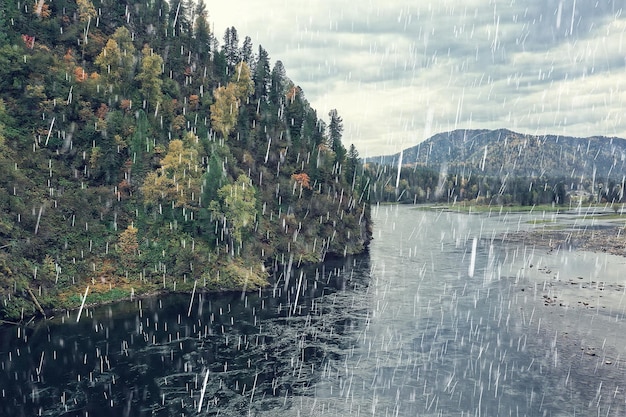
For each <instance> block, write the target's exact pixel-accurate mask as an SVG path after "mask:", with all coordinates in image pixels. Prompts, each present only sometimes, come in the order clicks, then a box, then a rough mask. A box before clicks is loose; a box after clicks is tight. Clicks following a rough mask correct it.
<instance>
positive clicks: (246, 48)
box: [240, 36, 254, 69]
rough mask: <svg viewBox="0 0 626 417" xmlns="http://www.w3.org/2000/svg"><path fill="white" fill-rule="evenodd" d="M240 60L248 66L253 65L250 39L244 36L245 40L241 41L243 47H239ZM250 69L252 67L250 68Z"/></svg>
mask: <svg viewBox="0 0 626 417" xmlns="http://www.w3.org/2000/svg"><path fill="white" fill-rule="evenodd" d="M240 54H241V60H242V61H243V62H247V63H248V65H250V66H251V65H252V64H253V58H254V56H253V54H254V53H253V52H252V39H251V38H250V36H246V37H245V39H244V40H243V45H242V46H241V52H240ZM251 69H252V67H251Z"/></svg>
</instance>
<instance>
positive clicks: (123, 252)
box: [117, 224, 139, 268]
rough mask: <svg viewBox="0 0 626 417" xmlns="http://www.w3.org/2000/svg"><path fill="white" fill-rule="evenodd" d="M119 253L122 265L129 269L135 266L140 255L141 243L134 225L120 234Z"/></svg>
mask: <svg viewBox="0 0 626 417" xmlns="http://www.w3.org/2000/svg"><path fill="white" fill-rule="evenodd" d="M118 244H119V246H118V248H117V249H118V252H119V255H120V258H121V259H122V263H123V264H124V266H125V267H127V268H129V267H132V266H133V265H135V261H136V259H137V255H138V253H139V242H138V241H137V228H136V227H135V226H133V225H132V224H131V225H129V226H128V227H127V228H126V229H125V230H124V231H123V232H122V233H120V237H119V241H118Z"/></svg>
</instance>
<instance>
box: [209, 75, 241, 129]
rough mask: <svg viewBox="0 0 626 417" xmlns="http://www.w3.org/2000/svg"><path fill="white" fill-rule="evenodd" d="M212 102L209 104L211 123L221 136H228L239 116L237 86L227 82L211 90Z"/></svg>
mask: <svg viewBox="0 0 626 417" xmlns="http://www.w3.org/2000/svg"><path fill="white" fill-rule="evenodd" d="M213 99H214V103H213V104H212V105H211V125H212V126H213V129H214V130H216V131H217V132H219V133H220V134H221V135H222V137H223V138H228V135H229V134H230V132H231V130H232V129H233V128H234V127H235V125H236V124H237V117H238V116H239V101H238V100H237V86H236V84H234V83H229V84H228V85H227V86H226V87H224V86H222V87H219V88H217V89H216V90H215V91H214V92H213Z"/></svg>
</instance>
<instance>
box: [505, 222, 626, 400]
mask: <svg viewBox="0 0 626 417" xmlns="http://www.w3.org/2000/svg"><path fill="white" fill-rule="evenodd" d="M503 239H505V240H506V241H508V242H509V243H514V244H522V245H518V247H519V246H523V247H524V248H525V249H526V255H525V256H523V257H522V260H521V261H518V262H515V263H514V265H512V266H511V271H510V272H511V273H514V274H515V276H516V282H517V285H516V286H515V288H516V291H517V295H516V300H517V306H516V307H517V311H518V312H519V314H520V315H522V317H523V320H524V321H525V322H526V323H527V325H528V326H529V328H530V327H533V328H535V329H536V335H537V336H536V337H537V338H543V339H546V338H552V339H553V343H552V346H553V352H552V353H550V354H549V355H551V356H552V357H553V358H554V360H556V358H557V353H556V352H557V351H558V352H559V354H560V358H561V359H560V360H563V361H570V363H571V364H572V366H573V367H576V372H578V373H579V374H589V375H593V374H596V373H597V372H598V369H600V368H601V369H602V372H607V373H615V372H623V369H622V368H623V367H624V365H626V363H623V360H622V359H621V358H622V357H623V356H624V353H625V352H624V347H625V346H626V321H625V320H624V319H625V318H626V275H625V274H624V271H626V248H625V245H624V243H625V242H626V235H624V231H623V228H622V227H619V226H611V225H603V226H601V227H596V228H588V229H585V230H569V231H566V230H559V231H556V230H550V231H546V230H541V231H538V230H534V231H524V232H515V233H510V234H508V235H507V236H505V237H503ZM513 246H515V245H513ZM566 253H567V256H565V254H566ZM546 340H547V339H546ZM591 388H592V387H590V389H591ZM595 388H597V387H595ZM595 388H594V389H595Z"/></svg>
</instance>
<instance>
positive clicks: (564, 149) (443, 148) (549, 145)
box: [368, 129, 626, 179]
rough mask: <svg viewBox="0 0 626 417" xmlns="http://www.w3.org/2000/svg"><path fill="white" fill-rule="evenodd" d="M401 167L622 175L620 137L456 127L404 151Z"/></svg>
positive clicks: (625, 166)
mask: <svg viewBox="0 0 626 417" xmlns="http://www.w3.org/2000/svg"><path fill="white" fill-rule="evenodd" d="M399 158H400V153H396V154H393V155H383V156H378V157H373V158H369V159H368V162H375V163H381V164H388V165H397V164H398V159H399ZM402 165H403V166H406V165H413V166H415V165H417V166H421V167H427V168H432V169H434V170H438V171H444V170H445V171H447V172H448V173H455V172H465V173H467V174H469V173H470V172H473V173H475V174H483V175H495V176H503V175H507V174H508V175H513V176H532V177H541V176H547V177H572V178H580V177H581V176H584V177H586V178H588V177H591V176H594V175H595V177H596V178H619V179H621V178H622V176H623V175H624V173H625V172H626V139H622V138H617V137H604V136H593V137H588V138H577V137H570V136H559V135H529V134H522V133H516V132H513V131H510V130H507V129H497V130H487V129H469V130H461V129H459V130H454V131H450V132H444V133H439V134H436V135H434V136H432V137H431V138H429V139H427V140H425V141H424V142H421V143H420V144H418V145H416V146H413V147H411V148H408V149H405V150H404V151H403V152H402Z"/></svg>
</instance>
